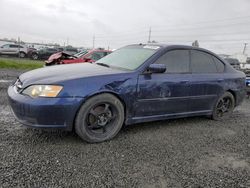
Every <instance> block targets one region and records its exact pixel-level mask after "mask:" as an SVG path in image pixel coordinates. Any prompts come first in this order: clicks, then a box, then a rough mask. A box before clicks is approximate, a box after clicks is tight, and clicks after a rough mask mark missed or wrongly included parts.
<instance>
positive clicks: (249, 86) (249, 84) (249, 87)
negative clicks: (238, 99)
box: [246, 74, 250, 98]
mask: <svg viewBox="0 0 250 188" xmlns="http://www.w3.org/2000/svg"><path fill="white" fill-rule="evenodd" d="M246 91H247V96H248V98H249V96H250V74H247V77H246Z"/></svg>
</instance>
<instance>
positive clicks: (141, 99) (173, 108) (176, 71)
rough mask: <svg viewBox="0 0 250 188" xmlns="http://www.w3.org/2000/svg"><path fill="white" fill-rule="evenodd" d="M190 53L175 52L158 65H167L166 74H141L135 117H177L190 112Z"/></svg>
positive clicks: (162, 57)
mask: <svg viewBox="0 0 250 188" xmlns="http://www.w3.org/2000/svg"><path fill="white" fill-rule="evenodd" d="M189 59H190V58H189V51H188V50H172V51H168V52H166V53H165V54H164V55H162V56H161V57H160V58H159V59H158V60H156V62H154V63H158V64H166V67H167V70H166V72H165V73H153V74H141V75H139V77H138V88H137V89H138V98H137V103H136V107H135V109H136V110H135V117H144V116H162V115H174V114H182V113H186V112H187V109H188V108H187V105H188V100H189V81H190V79H191V76H192V75H191V74H190V72H189V64H190V63H189Z"/></svg>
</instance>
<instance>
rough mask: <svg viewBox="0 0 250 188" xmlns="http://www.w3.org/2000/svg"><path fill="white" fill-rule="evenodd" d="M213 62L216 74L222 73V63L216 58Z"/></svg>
mask: <svg viewBox="0 0 250 188" xmlns="http://www.w3.org/2000/svg"><path fill="white" fill-rule="evenodd" d="M213 60H214V63H215V65H216V67H217V71H218V72H224V69H225V65H224V63H222V62H221V61H220V60H219V59H218V58H216V57H213Z"/></svg>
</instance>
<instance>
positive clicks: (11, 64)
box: [0, 57, 44, 70]
mask: <svg viewBox="0 0 250 188" xmlns="http://www.w3.org/2000/svg"><path fill="white" fill-rule="evenodd" d="M43 65H44V62H43V61H37V60H30V59H19V58H2V57H0V68H6V69H27V70H31V69H37V68H41V67H43Z"/></svg>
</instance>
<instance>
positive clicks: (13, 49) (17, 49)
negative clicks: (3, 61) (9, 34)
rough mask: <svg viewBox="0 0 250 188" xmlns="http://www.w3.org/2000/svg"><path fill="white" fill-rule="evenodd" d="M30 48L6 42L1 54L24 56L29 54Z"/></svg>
mask: <svg viewBox="0 0 250 188" xmlns="http://www.w3.org/2000/svg"><path fill="white" fill-rule="evenodd" d="M27 53H28V48H27V47H26V46H23V45H19V44H4V45H3V46H1V47H0V55H19V57H21V58H23V57H25V56H26V55H27Z"/></svg>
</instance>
